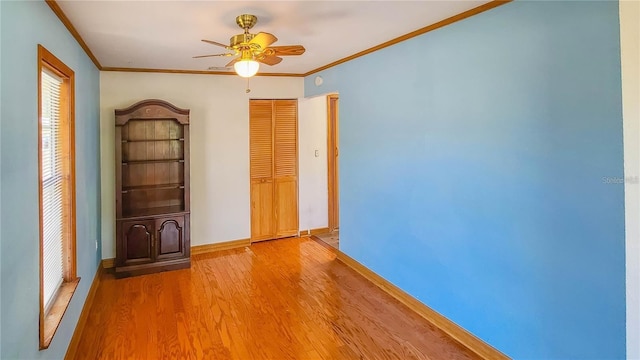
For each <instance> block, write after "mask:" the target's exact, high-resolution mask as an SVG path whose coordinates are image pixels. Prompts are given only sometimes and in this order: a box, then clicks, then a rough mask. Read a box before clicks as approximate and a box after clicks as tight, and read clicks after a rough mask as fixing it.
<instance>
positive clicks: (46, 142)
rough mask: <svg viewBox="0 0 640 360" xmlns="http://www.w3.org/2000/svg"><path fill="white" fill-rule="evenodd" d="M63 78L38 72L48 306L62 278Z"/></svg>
mask: <svg viewBox="0 0 640 360" xmlns="http://www.w3.org/2000/svg"><path fill="white" fill-rule="evenodd" d="M62 83H63V79H62V78H60V77H59V76H57V75H56V74H54V73H53V72H51V71H49V70H47V69H43V70H42V74H41V86H42V89H41V96H42V99H41V106H42V109H41V113H42V118H41V122H42V123H41V132H42V133H41V141H42V144H41V148H42V153H41V156H42V159H41V160H42V162H41V163H42V179H41V180H42V205H41V206H42V232H43V233H42V238H43V242H42V244H43V245H42V246H43V249H42V250H43V281H44V283H43V287H44V308H45V309H46V310H48V309H49V307H50V305H51V303H52V300H53V299H55V295H56V293H57V291H58V289H59V288H60V285H61V284H62V281H63V273H64V266H63V250H62V247H63V238H62V237H63V225H62V224H63V218H62V217H63V207H62V206H63V204H62V185H63V176H62V175H63V168H62V156H63V154H62V149H61V145H62V144H61V139H60V90H61V86H62Z"/></svg>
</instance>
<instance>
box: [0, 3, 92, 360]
mask: <svg viewBox="0 0 640 360" xmlns="http://www.w3.org/2000/svg"><path fill="white" fill-rule="evenodd" d="M0 8H1V9H2V11H1V25H0V26H1V36H2V39H1V40H2V41H1V47H2V53H1V56H2V63H1V68H0V73H1V74H2V86H1V87H2V93H1V96H2V98H1V100H2V109H1V112H2V123H1V133H0V137H1V142H0V145H1V149H2V150H1V156H2V162H1V167H2V173H1V188H0V190H1V191H0V194H1V206H2V207H1V211H2V212H1V216H0V218H1V221H2V228H1V231H0V234H1V236H2V238H1V239H2V243H1V247H0V248H1V249H2V250H1V257H2V258H1V260H2V262H1V278H2V279H1V281H2V298H1V301H2V307H1V314H0V315H1V323H0V326H1V327H2V329H3V331H2V335H1V339H0V340H1V343H2V353H1V354H0V358H2V359H39V358H51V359H61V358H63V357H64V354H65V352H66V349H67V345H68V343H69V340H70V339H71V335H72V334H73V330H74V328H75V325H76V322H77V320H78V316H79V315H80V311H81V310H82V306H83V304H84V301H85V298H86V296H87V293H88V291H89V287H90V286H91V282H92V280H93V277H94V275H95V273H96V268H97V266H98V262H99V259H100V257H101V256H100V251H99V250H97V249H96V246H95V242H96V240H98V244H100V243H101V241H99V240H100V239H99V236H100V228H99V226H100V225H99V221H98V220H99V219H100V161H99V139H100V137H99V81H100V79H99V72H98V70H97V69H96V67H95V66H94V65H93V63H92V62H91V60H90V59H89V58H88V57H87V55H86V54H85V53H84V51H83V50H82V48H80V46H79V45H78V44H77V43H76V41H75V40H74V38H73V37H72V36H71V35H70V34H69V33H68V31H67V30H66V29H65V27H64V26H63V25H62V23H61V22H60V21H59V20H58V18H57V17H56V16H55V14H54V13H53V12H52V11H51V9H50V8H49V6H47V5H46V4H45V3H44V2H41V1H1V2H0ZM38 44H42V45H43V46H44V47H46V48H47V49H48V50H49V51H51V52H52V53H53V54H54V55H55V56H57V57H58V58H59V59H61V60H62V61H63V62H64V63H65V64H67V65H68V66H69V67H71V68H72V69H73V70H74V71H75V74H76V84H75V85H76V118H75V119H76V173H77V178H76V186H77V191H76V196H77V204H76V206H77V219H76V222H77V230H76V234H77V257H78V261H77V268H78V275H79V276H80V277H81V278H82V280H81V281H80V285H79V286H78V290H77V291H76V293H75V295H74V296H73V299H72V300H71V304H70V306H69V308H68V309H67V312H66V314H65V315H64V318H63V320H62V323H61V325H60V327H59V328H58V331H57V332H56V334H55V337H54V338H53V341H52V343H51V346H50V348H49V349H48V350H45V351H38V308H39V300H38V299H39V275H38V274H39V265H38V264H39V255H38V246H39V245H38V243H39V240H38V106H37V88H38V77H37V76H38V71H37V45H38Z"/></svg>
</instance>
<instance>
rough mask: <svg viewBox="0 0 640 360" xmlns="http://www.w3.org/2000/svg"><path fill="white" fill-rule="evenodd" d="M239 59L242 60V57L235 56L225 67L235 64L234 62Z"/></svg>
mask: <svg viewBox="0 0 640 360" xmlns="http://www.w3.org/2000/svg"><path fill="white" fill-rule="evenodd" d="M238 60H240V59H239V58H235V59H233V60H231V61H229V63H228V64H227V65H225V67H230V66H233V64H235V63H237V62H238Z"/></svg>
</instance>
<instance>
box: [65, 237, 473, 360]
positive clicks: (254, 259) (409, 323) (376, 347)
mask: <svg viewBox="0 0 640 360" xmlns="http://www.w3.org/2000/svg"><path fill="white" fill-rule="evenodd" d="M91 310H92V311H91V314H90V315H89V318H88V320H87V324H86V327H85V329H84V331H83V334H82V338H81V340H80V343H79V346H78V351H77V357H76V358H77V359H83V360H84V359H278V360H280V359H282V360H286V359H475V358H476V357H475V356H474V354H473V353H471V352H469V351H468V350H466V349H465V348H463V347H461V346H460V345H458V344H457V343H456V342H454V341H453V340H451V339H450V338H448V337H447V336H446V335H445V334H444V333H442V332H441V331H439V330H438V329H436V328H434V327H433V326H432V325H431V324H430V323H428V322H427V321H426V320H424V319H423V318H421V317H420V316H418V315H417V314H415V313H414V312H412V311H411V310H409V309H408V308H406V307H404V306H403V305H402V304H400V303H399V302H397V301H396V300H395V299H393V298H392V297H390V296H389V295H387V294H386V293H384V292H382V291H381V290H379V289H378V288H377V287H375V286H374V285H373V284H371V283H370V282H368V281H367V280H365V279H364V278H362V277H361V276H360V275H359V274H357V273H355V272H354V271H353V270H351V269H350V268H348V267H347V266H346V265H344V264H342V263H340V262H338V261H337V260H335V255H334V253H333V252H332V251H330V250H328V249H326V248H324V247H323V246H322V245H320V244H318V243H316V242H315V241H313V240H310V239H308V238H307V239H298V238H292V239H285V240H277V241H269V242H262V243H257V244H254V245H252V246H251V247H247V248H242V249H234V250H225V251H221V252H217V253H210V254H201V255H196V256H194V257H193V258H192V267H191V269H185V270H177V271H172V272H165V273H158V274H152V275H145V276H139V277H132V278H126V279H120V280H116V279H115V278H114V277H113V275H111V274H104V275H103V279H102V282H101V285H100V287H99V288H98V291H97V294H96V297H95V302H94V304H93V307H92V309H91Z"/></svg>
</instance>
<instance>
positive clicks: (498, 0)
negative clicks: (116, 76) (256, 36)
mask: <svg viewBox="0 0 640 360" xmlns="http://www.w3.org/2000/svg"><path fill="white" fill-rule="evenodd" d="M512 1H513V0H492V1H490V2H488V3H486V4H482V5H480V6H477V7H475V8H473V9H470V10H467V11H465V12H462V13H460V14H457V15H454V16H451V17H449V18H446V19H444V20H441V21H438V22H437V23H435V24H431V25H429V26H425V27H423V28H420V29H418V30H415V31H412V32H410V33H407V34H404V35H402V36H399V37H397V38H395V39H392V40H389V41H387V42H384V43H382V44H380V45H376V46H374V47H371V48H369V49H366V50H363V51H360V52H358V53H355V54H353V55H350V56H347V57H345V58H342V59H340V60H337V61H334V62H332V63H329V64H327V65H324V66H321V67H319V68H316V69H313V70H311V71H308V72H306V73H302V74H295V73H294V74H289V73H258V74H256V76H284V77H306V76H309V75H312V74H315V73H317V72H320V71H323V70H326V69H329V68H332V67H334V66H336V65H340V64H342V63H345V62H347V61H350V60H353V59H356V58H359V57H361V56H364V55H367V54H371V53H372V52H375V51H378V50H380V49H384V48H386V47H389V46H391V45H395V44H397V43H400V42H402V41H405V40H409V39H411V38H414V37H416V36H419V35H422V34H425V33H428V32H430V31H433V30H436V29H439V28H441V27H444V26H447V25H451V24H453V23H455V22H458V21H460V20H464V19H466V18H468V17H471V16H473V15H477V14H480V13H483V12H485V11H487V10H491V9H493V8H496V7H498V6H501V5H504V4H507V3H510V2H512ZM45 2H46V3H47V4H48V5H49V7H50V8H51V10H53V12H54V13H55V14H56V15H57V16H58V18H59V19H60V21H62V23H63V24H64V26H66V28H67V29H68V30H69V32H70V33H71V35H73V37H74V38H75V39H76V41H77V42H78V44H80V46H81V47H82V49H84V51H85V52H86V53H87V56H89V58H90V59H91V61H93V63H94V64H95V65H96V67H97V68H98V70H101V71H122V72H144V73H165V74H195V75H236V73H235V72H225V71H206V70H177V69H147V68H126V67H103V66H102V65H100V62H99V61H98V59H96V57H95V56H94V55H93V53H92V52H91V49H89V47H88V46H87V44H86V43H85V42H84V40H83V39H82V37H81V36H80V34H79V33H78V31H77V30H76V28H75V27H74V26H73V24H72V23H71V21H70V20H69V18H67V16H66V15H65V14H64V12H63V11H62V9H61V8H60V6H59V5H58V3H57V2H56V0H45Z"/></svg>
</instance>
